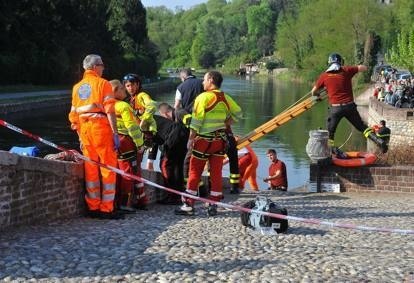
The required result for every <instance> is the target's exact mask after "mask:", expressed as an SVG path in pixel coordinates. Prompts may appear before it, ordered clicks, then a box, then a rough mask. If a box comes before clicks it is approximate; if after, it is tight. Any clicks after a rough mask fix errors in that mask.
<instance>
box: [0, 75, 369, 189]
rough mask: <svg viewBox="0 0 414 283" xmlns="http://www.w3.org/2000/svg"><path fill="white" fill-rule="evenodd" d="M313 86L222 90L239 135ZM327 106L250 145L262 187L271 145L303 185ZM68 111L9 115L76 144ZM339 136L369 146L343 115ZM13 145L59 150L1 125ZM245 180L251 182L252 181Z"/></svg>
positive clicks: (352, 146) (6, 144)
mask: <svg viewBox="0 0 414 283" xmlns="http://www.w3.org/2000/svg"><path fill="white" fill-rule="evenodd" d="M310 88H311V86H309V85H304V84H298V83H292V82H282V81H278V80H276V79H273V78H267V77H261V76H254V77H247V78H245V77H225V79H224V82H223V86H222V90H224V91H225V92H227V93H229V94H230V95H231V96H232V97H233V98H234V99H235V100H236V101H237V102H238V103H239V105H240V106H241V107H242V109H243V118H242V119H241V120H240V121H239V122H238V123H236V124H234V126H233V131H234V133H235V134H238V135H240V136H244V135H246V134H247V133H249V132H250V131H252V130H254V129H255V128H256V127H258V126H260V125H261V124H263V123H265V122H266V121H268V120H270V119H271V118H273V117H274V116H276V115H277V114H279V113H281V112H283V111H284V110H285V109H286V108H287V107H289V106H291V105H292V104H293V103H295V102H296V101H297V100H299V99H300V98H301V97H303V96H304V95H305V94H307V93H308V92H309V90H310ZM174 95H175V93H174V92H170V93H165V94H162V95H157V96H155V95H154V99H155V100H157V102H168V103H171V104H173V101H174ZM327 110H328V105H327V103H326V101H323V102H321V103H319V104H317V105H315V106H314V107H313V108H312V109H310V110H308V111H307V112H305V113H303V114H302V115H300V116H299V117H297V118H295V119H293V120H291V121H289V122H287V123H286V124H284V125H282V126H281V127H279V128H278V129H276V130H275V131H273V132H271V133H269V134H267V135H266V136H264V137H262V138H261V139H259V140H258V141H255V142H254V143H253V144H252V145H251V146H252V148H253V150H254V151H255V152H256V154H257V156H258V158H259V168H258V171H257V175H258V184H259V187H260V188H261V189H266V187H267V185H266V184H265V183H264V182H263V181H262V179H263V178H264V177H266V176H267V175H268V172H267V168H268V166H269V161H268V160H267V158H266V150H267V149H269V148H273V149H275V150H276V151H277V153H278V158H279V159H281V160H282V161H284V162H285V163H286V167H287V173H288V182H289V189H294V188H297V187H300V186H303V185H305V184H306V183H307V182H308V180H309V163H310V160H309V158H308V156H307V154H306V151H305V146H306V143H307V141H308V138H309V131H310V130H315V129H319V128H323V129H325V124H326V115H327ZM68 111H69V109H68ZM68 111H67V112H68ZM67 112H65V113H62V111H59V112H57V113H48V114H47V115H45V116H41V117H36V118H33V119H18V118H16V119H9V121H8V122H10V123H13V124H15V125H16V126H18V127H20V128H23V129H25V130H27V131H30V132H32V133H34V134H36V135H39V136H41V137H43V138H44V139H46V140H49V141H51V142H53V143H56V144H58V145H62V146H64V147H68V148H76V149H78V147H79V145H78V142H77V136H76V135H75V134H74V133H73V132H72V131H70V130H69V123H68V121H67V114H68V113H67ZM335 141H336V143H337V144H338V145H342V144H343V143H345V144H344V146H343V149H345V150H365V149H366V143H365V141H364V139H363V138H362V136H361V134H360V133H359V132H358V131H356V130H355V129H353V128H352V126H351V125H350V124H349V123H348V122H347V121H345V120H343V121H342V122H341V123H340V124H339V126H338V131H337V135H336V138H335ZM13 145H15V146H31V145H36V146H38V147H39V148H40V150H41V154H43V155H44V154H47V153H56V152H57V151H56V150H54V149H52V148H50V147H48V146H45V145H43V144H41V143H38V142H36V141H33V140H31V139H29V138H28V137H25V136H23V135H21V134H18V133H14V132H13V131H11V130H8V129H4V128H1V129H0V149H1V150H9V149H10V148H11V146H13ZM144 161H145V160H144ZM143 164H145V163H143ZM226 167H227V166H226ZM224 171H225V173H224V175H228V168H225V169H224ZM246 186H247V187H248V184H246Z"/></svg>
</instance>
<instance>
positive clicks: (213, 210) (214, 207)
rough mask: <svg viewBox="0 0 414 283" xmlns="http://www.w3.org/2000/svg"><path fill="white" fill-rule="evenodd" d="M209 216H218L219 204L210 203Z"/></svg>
mask: <svg viewBox="0 0 414 283" xmlns="http://www.w3.org/2000/svg"><path fill="white" fill-rule="evenodd" d="M207 214H208V216H216V215H217V204H210V205H209V206H208V208H207Z"/></svg>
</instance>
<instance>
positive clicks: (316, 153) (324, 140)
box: [306, 130, 331, 163]
mask: <svg viewBox="0 0 414 283" xmlns="http://www.w3.org/2000/svg"><path fill="white" fill-rule="evenodd" d="M328 138H329V132H328V131H326V130H313V131H309V140H308V143H307V144H306V153H307V154H308V156H309V158H310V159H311V160H312V162H315V163H316V162H318V161H319V160H323V159H326V158H328V157H330V156H331V150H330V149H329V146H328Z"/></svg>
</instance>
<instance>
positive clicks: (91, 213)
mask: <svg viewBox="0 0 414 283" xmlns="http://www.w3.org/2000/svg"><path fill="white" fill-rule="evenodd" d="M85 216H86V217H90V218H99V217H100V211H99V210H88V211H87V212H86V214H85Z"/></svg>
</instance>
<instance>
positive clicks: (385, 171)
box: [310, 163, 414, 193]
mask: <svg viewBox="0 0 414 283" xmlns="http://www.w3.org/2000/svg"><path fill="white" fill-rule="evenodd" d="M317 174H318V167H317V165H316V164H314V163H313V164H311V165H310V182H312V183H316V182H317ZM320 182H321V183H330V184H340V187H341V192H403V193H414V167H413V166H392V167H390V166H380V165H374V166H365V167H355V168H351V167H339V166H334V165H326V166H321V167H320Z"/></svg>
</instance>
